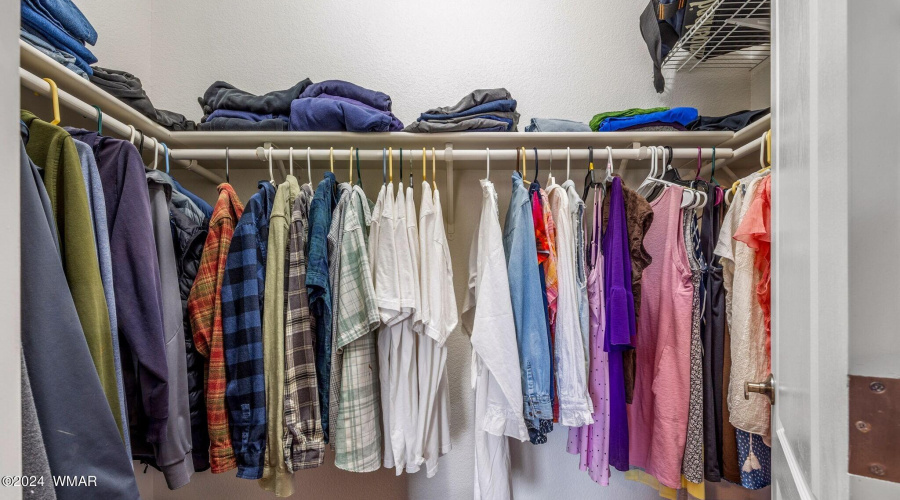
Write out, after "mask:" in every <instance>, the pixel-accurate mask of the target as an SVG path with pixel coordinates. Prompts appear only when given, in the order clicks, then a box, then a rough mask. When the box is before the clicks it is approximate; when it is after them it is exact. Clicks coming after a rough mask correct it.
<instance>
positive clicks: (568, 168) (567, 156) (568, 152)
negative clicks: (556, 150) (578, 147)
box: [566, 148, 572, 180]
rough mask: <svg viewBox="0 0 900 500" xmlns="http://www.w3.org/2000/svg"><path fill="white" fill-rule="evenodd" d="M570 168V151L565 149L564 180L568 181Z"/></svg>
mask: <svg viewBox="0 0 900 500" xmlns="http://www.w3.org/2000/svg"><path fill="white" fill-rule="evenodd" d="M571 168H572V149H571V148H566V180H569V170H571Z"/></svg>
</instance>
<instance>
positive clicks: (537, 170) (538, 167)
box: [532, 148, 541, 182]
mask: <svg viewBox="0 0 900 500" xmlns="http://www.w3.org/2000/svg"><path fill="white" fill-rule="evenodd" d="M532 149H534V180H533V181H532V182H537V181H538V174H540V172H541V165H540V163H538V150H537V148H532Z"/></svg>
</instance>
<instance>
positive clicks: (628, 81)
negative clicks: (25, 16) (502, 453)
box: [78, 0, 767, 500]
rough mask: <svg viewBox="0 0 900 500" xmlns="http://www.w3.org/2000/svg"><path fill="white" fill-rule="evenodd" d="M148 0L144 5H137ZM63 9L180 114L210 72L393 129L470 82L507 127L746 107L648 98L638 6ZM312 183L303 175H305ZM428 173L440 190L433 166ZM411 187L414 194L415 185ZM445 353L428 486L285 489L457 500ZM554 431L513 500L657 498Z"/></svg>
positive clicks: (466, 469) (203, 484) (519, 454)
mask: <svg viewBox="0 0 900 500" xmlns="http://www.w3.org/2000/svg"><path fill="white" fill-rule="evenodd" d="M148 4H149V5H152V11H151V12H147V11H146V5H148ZM78 5H79V6H80V7H81V8H82V10H83V11H84V12H85V14H86V15H87V16H88V17H89V18H90V19H91V20H92V22H93V23H94V25H95V27H96V28H97V30H98V31H99V32H100V39H99V43H98V46H97V47H96V53H97V54H98V56H99V57H100V59H101V60H100V64H101V65H103V66H107V67H111V68H123V69H128V70H134V71H135V72H138V73H137V74H138V76H139V77H140V78H141V79H142V80H143V82H144V84H145V87H146V88H147V90H148V92H149V94H150V97H151V99H152V100H153V102H154V104H155V105H156V106H158V107H161V108H166V109H170V110H173V111H178V112H181V113H184V114H185V115H187V116H188V117H189V118H193V119H198V118H199V117H200V115H201V112H200V108H199V106H198V104H197V100H196V98H197V96H199V95H201V94H202V93H203V91H204V90H205V89H206V87H207V86H208V85H209V84H210V83H212V82H214V81H215V80H219V79H221V80H225V81H228V82H229V83H232V84H234V85H236V86H238V87H240V88H243V89H246V90H249V91H253V92H258V93H262V92H266V91H270V90H273V89H282V88H286V87H288V86H290V85H293V84H294V83H296V82H297V81H299V80H301V79H303V78H305V77H309V78H311V79H312V80H313V81H321V80H325V79H330V78H338V79H345V80H350V81H353V82H355V83H358V84H360V85H363V86H366V87H369V88H373V89H377V90H381V91H384V92H387V93H388V94H389V95H391V97H392V98H393V101H394V111H395V113H396V114H397V115H398V117H399V118H400V119H401V120H403V121H404V122H408V121H411V120H414V119H415V117H416V116H418V113H420V112H421V111H424V110H425V109H427V108H430V107H433V106H438V105H447V104H453V103H455V102H456V101H457V100H458V99H459V98H460V97H462V96H463V95H464V94H466V93H468V92H470V91H471V90H473V89H475V88H483V87H499V86H504V87H506V88H508V89H509V90H510V91H511V92H512V94H513V96H514V97H515V98H516V99H518V101H519V112H520V113H522V122H521V124H522V128H524V125H525V124H527V122H528V120H529V119H530V118H531V117H533V116H539V117H559V118H569V119H577V120H582V121H585V122H586V121H588V120H589V119H590V118H591V116H592V115H593V114H594V113H597V112H600V111H604V110H613V109H624V108H630V107H650V106H657V105H669V106H678V105H689V106H696V107H698V108H699V109H700V111H701V113H706V114H711V115H721V114H726V113H729V112H732V111H736V110H740V109H747V108H748V107H749V106H750V101H751V98H750V75H749V73H748V72H746V71H737V72H735V71H731V72H722V71H714V72H710V71H707V70H697V71H694V72H693V73H690V74H679V75H670V78H669V89H670V90H669V91H667V92H666V93H665V94H662V95H657V94H656V92H655V91H654V89H653V84H652V65H651V62H650V58H649V56H648V54H647V48H646V46H645V44H644V42H643V39H642V38H641V37H640V34H639V31H638V16H639V14H640V12H641V10H642V9H643V6H644V3H643V2H617V1H613V0H602V1H590V0H577V1H570V2H565V3H563V4H559V3H549V2H539V1H536V0H527V1H520V2H513V1H496V2H476V1H473V0H464V1H458V2H442V3H436V2H413V1H407V0H404V1H395V2H365V3H362V2H348V1H340V0H327V1H319V2H294V3H288V2H276V1H273V0H263V1H258V2H253V3H250V2H245V1H244V2H238V1H233V0H227V1H221V2H215V3H211V2H178V1H174V0H153V2H152V3H149V2H138V1H135V0H128V1H126V2H121V3H117V4H109V3H108V2H101V1H100V0H79V1H78ZM129 19H134V20H135V21H134V22H131V21H129ZM151 21H152V30H151V29H150V25H151ZM148 40H149V41H148ZM562 166H563V165H562V163H557V164H555V165H554V167H555V168H562ZM501 168H502V166H495V168H494V169H493V172H494V173H492V178H493V180H494V181H495V183H496V184H497V190H498V192H499V195H500V206H501V218H502V217H503V214H505V211H506V204H508V201H509V193H508V191H509V189H508V186H509V184H508V182H509V181H508V179H509V171H502V170H501ZM261 174H262V172H260V171H248V170H243V171H241V170H235V171H233V172H232V174H231V177H232V183H233V184H234V185H235V187H236V189H237V191H238V194H239V195H240V197H241V199H242V200H244V201H246V200H247V199H249V197H250V196H251V195H252V194H253V193H254V192H255V189H256V181H257V180H258V179H259V178H260V175H261ZM321 174H322V171H321V170H320V169H316V171H315V172H314V173H313V177H314V179H320V178H321ZM266 175H267V174H266ZM481 175H482V174H481V172H479V171H471V170H469V171H463V170H460V171H458V174H457V178H456V188H457V189H456V193H457V195H456V199H455V200H447V199H445V200H444V203H445V209H446V204H447V203H450V202H455V206H456V210H457V213H456V221H457V224H456V236H455V237H454V238H453V239H452V240H451V243H450V245H451V256H452V261H453V266H454V270H455V271H456V275H455V279H454V281H455V282H454V284H455V288H456V294H457V297H458V298H460V306H461V305H462V303H461V297H462V296H463V291H464V287H465V279H466V276H465V275H464V272H465V270H466V262H467V259H468V250H469V242H470V236H471V232H472V230H473V228H472V226H471V224H469V223H468V221H472V220H474V219H475V218H476V216H477V213H478V210H479V207H480V205H479V204H480V199H481V197H480V192H479V191H478V190H477V186H478V182H477V179H478V178H480V176H481ZM573 175H574V174H573ZM582 175H583V174H582ZM363 176H364V182H365V183H366V188H367V189H366V190H367V192H368V193H369V196H370V197H372V198H373V199H374V197H375V194H376V193H375V192H374V191H373V189H374V188H377V183H378V182H379V181H378V178H380V175H379V174H377V173H375V172H373V171H372V170H366V171H364V172H363ZM438 177H439V179H438V181H439V186H441V187H442V188H444V187H445V186H444V180H445V176H444V174H443V172H440V171H439V173H438ZM340 178H343V176H341V175H339V179H340ZM301 179H303V177H302V176H301ZM179 180H181V181H182V182H183V183H184V184H185V185H186V186H187V187H188V188H189V189H193V190H194V191H195V192H197V193H198V194H199V195H201V196H203V197H204V198H206V199H207V200H209V201H211V202H212V201H214V200H215V195H216V193H215V187H214V186H212V185H211V184H209V183H208V182H206V181H203V180H202V179H200V178H198V177H196V176H192V175H189V174H183V175H179ZM420 181H421V179H418V177H417V182H420ZM416 192H417V196H418V193H419V190H418V186H417V190H416ZM445 193H446V190H445ZM417 203H418V198H417ZM448 346H449V361H448V366H449V373H450V380H451V395H450V397H451V406H452V419H451V427H452V438H453V451H452V452H451V453H450V454H449V455H447V456H446V457H444V458H442V459H441V462H440V470H439V472H438V475H437V476H436V477H434V478H432V479H426V478H425V476H424V474H418V475H413V476H402V477H399V478H395V477H394V476H393V473H392V472H390V471H386V470H382V471H379V472H377V473H372V474H364V475H358V474H351V473H347V472H343V471H339V470H337V469H336V468H334V466H333V458H332V455H331V454H330V453H329V454H328V458H326V464H325V465H324V466H323V467H321V468H319V469H317V470H312V471H303V472H301V473H298V474H297V475H296V477H295V485H296V486H295V489H296V491H297V493H296V496H297V497H301V496H303V497H317V496H319V495H321V496H324V497H326V498H329V499H341V498H348V499H349V498H360V497H366V498H406V497H408V498H429V499H430V498H446V499H457V498H471V495H472V471H473V468H474V464H473V456H472V449H473V441H472V412H473V406H472V396H471V390H470V387H471V385H470V380H469V361H470V359H471V352H470V346H469V342H468V338H467V337H466V336H465V334H464V333H462V331H457V332H454V333H453V334H452V335H451V337H450V339H449V340H448ZM566 434H567V431H566V429H565V428H563V427H558V428H557V429H556V430H555V431H554V432H553V433H551V434H550V441H549V443H548V444H546V445H542V446H537V447H535V446H532V445H530V444H521V445H519V444H514V445H513V446H512V467H513V487H514V493H515V497H516V498H517V499H519V500H521V499H531V498H534V499H544V498H571V499H580V498H623V499H656V498H659V497H658V494H657V493H656V492H655V491H653V490H651V489H650V488H648V487H646V486H644V485H640V484H636V483H632V482H630V481H626V480H625V479H624V477H623V475H622V474H620V473H617V472H614V473H613V477H612V480H611V483H612V485H611V486H610V487H609V488H601V487H600V486H598V485H596V484H595V483H593V482H592V481H591V480H590V479H589V478H588V477H587V475H586V474H585V473H582V472H580V471H579V470H578V460H577V457H574V456H571V455H568V454H567V453H566V452H565V441H566ZM139 476H141V477H140V478H139V482H140V484H141V486H142V491H143V492H144V493H145V495H152V496H153V498H157V499H187V498H198V497H210V498H222V499H226V500H227V499H232V498H234V499H237V498H269V497H270V496H271V495H270V494H268V493H264V492H263V491H262V490H261V489H259V488H258V487H257V485H256V484H255V482H253V481H245V480H239V479H236V478H234V476H233V474H224V475H216V476H214V475H212V474H210V473H209V472H204V473H199V474H196V475H195V476H194V479H193V480H192V482H191V484H190V485H188V486H186V487H185V488H183V489H181V490H178V491H175V492H170V491H168V489H167V488H166V486H165V481H164V479H163V477H162V475H161V474H159V473H156V472H155V471H153V470H152V469H151V470H150V472H149V473H148V475H147V477H144V476H143V475H141V474H139ZM760 496H762V497H766V496H767V491H764V492H762V493H761V494H756V495H754V494H753V493H750V492H746V491H745V490H741V489H739V488H721V487H718V488H717V487H716V486H714V485H710V487H709V490H708V493H707V498H709V499H716V498H720V499H724V498H759V497H760Z"/></svg>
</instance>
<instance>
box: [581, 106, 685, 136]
mask: <svg viewBox="0 0 900 500" xmlns="http://www.w3.org/2000/svg"><path fill="white" fill-rule="evenodd" d="M698 116H699V114H698V113H697V109H696V108H686V107H685V108H672V109H669V108H651V109H640V108H632V109H626V110H624V111H608V112H605V113H599V114H596V115H594V117H593V118H592V119H591V129H592V130H596V131H598V132H615V131H617V130H642V131H645V132H646V131H674V130H687V128H686V127H687V124H688V123H690V122H692V121H694V120H696V119H697V117H698Z"/></svg>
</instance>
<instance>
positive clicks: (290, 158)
mask: <svg viewBox="0 0 900 500" xmlns="http://www.w3.org/2000/svg"><path fill="white" fill-rule="evenodd" d="M288 169H289V170H288V172H290V173H291V175H292V176H293V175H294V148H288Z"/></svg>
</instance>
